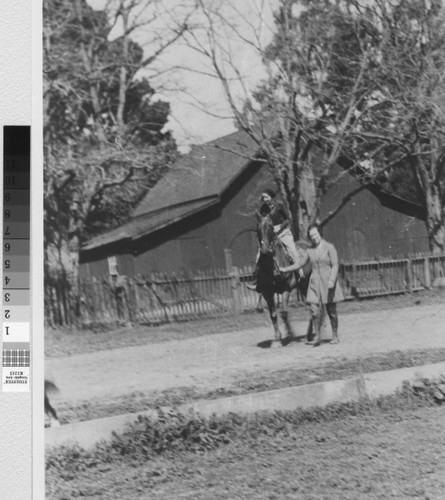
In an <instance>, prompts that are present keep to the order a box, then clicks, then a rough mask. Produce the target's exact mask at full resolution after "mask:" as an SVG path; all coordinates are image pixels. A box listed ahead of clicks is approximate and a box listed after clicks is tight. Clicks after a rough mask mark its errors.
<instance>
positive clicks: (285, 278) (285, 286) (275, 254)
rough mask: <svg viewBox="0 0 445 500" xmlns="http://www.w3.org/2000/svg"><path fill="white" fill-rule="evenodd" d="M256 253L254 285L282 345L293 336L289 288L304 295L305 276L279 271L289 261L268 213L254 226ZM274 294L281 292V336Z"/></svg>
mask: <svg viewBox="0 0 445 500" xmlns="http://www.w3.org/2000/svg"><path fill="white" fill-rule="evenodd" d="M257 234H258V241H259V244H260V253H259V258H258V262H257V287H256V290H257V292H258V293H261V294H262V295H263V297H264V299H265V301H266V303H267V307H268V309H269V315H270V319H271V320H272V325H273V328H274V332H275V340H276V341H279V342H281V344H282V345H285V344H286V341H291V340H294V339H296V337H295V335H294V333H293V330H292V327H291V324H290V322H289V318H288V310H287V306H288V303H289V298H290V294H291V292H292V290H294V289H295V288H297V289H298V290H299V291H300V293H301V294H302V296H303V297H305V296H306V293H307V289H308V284H309V278H308V276H306V274H305V276H304V277H301V276H300V275H296V273H295V272H289V273H282V272H280V270H279V268H280V267H285V266H288V265H289V258H288V257H287V255H286V252H285V250H284V248H283V245H282V243H281V242H280V240H279V238H278V237H277V235H276V234H275V231H274V228H273V223H272V220H271V218H270V217H269V215H262V216H260V218H259V223H258V227H257ZM275 294H278V295H281V301H280V302H281V304H280V314H281V318H282V320H283V323H284V325H285V328H286V338H285V339H282V334H281V331H280V328H279V326H278V312H277V307H276V302H275Z"/></svg>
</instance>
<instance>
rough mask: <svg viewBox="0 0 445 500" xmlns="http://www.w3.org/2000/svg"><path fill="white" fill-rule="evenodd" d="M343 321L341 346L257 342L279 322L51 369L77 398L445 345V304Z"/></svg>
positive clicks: (221, 381) (206, 383) (82, 358)
mask: <svg viewBox="0 0 445 500" xmlns="http://www.w3.org/2000/svg"><path fill="white" fill-rule="evenodd" d="M340 322H341V325H340V335H341V343H340V344H338V345H335V346H334V345H329V344H326V345H322V346H321V347H318V348H313V347H310V346H306V345H304V343H292V344H290V345H289V346H288V347H284V348H277V349H261V348H259V347H258V346H257V344H258V343H260V342H262V341H265V340H267V339H270V338H271V328H258V329H254V330H243V331H239V332H232V333H224V334H213V335H208V336H206V335H204V336H202V337H198V338H192V339H187V340H183V341H170V342H163V343H160V344H150V345H144V346H135V347H128V348H123V349H112V350H107V351H100V352H97V353H88V354H82V355H74V356H70V357H63V358H50V359H48V360H47V361H46V372H47V375H48V376H49V377H50V378H52V379H54V380H55V381H56V382H57V384H58V386H59V388H60V393H59V395H58V396H57V399H56V401H57V400H58V402H63V403H66V404H76V403H79V402H81V401H91V400H94V399H95V398H104V397H106V398H114V397H118V396H122V395H125V394H129V393H130V392H133V391H142V392H144V393H148V392H150V391H161V390H164V389H171V388H177V387H196V388H201V389H207V390H212V389H216V388H221V387H236V384H237V380H240V379H241V378H243V379H245V377H248V376H249V375H253V374H257V375H258V374H263V375H264V376H266V375H267V374H268V373H272V372H274V371H276V370H281V369H283V368H287V367H294V368H295V367H298V368H308V369H310V367H311V366H317V365H319V364H320V363H323V362H325V361H332V360H335V359H343V360H345V359H352V358H360V357H365V356H369V355H372V354H379V353H387V352H391V351H396V350H399V351H400V350H405V351H406V350H410V349H425V348H444V347H445V304H443V305H442V304H438V305H428V306H422V305H419V306H413V307H406V308H403V309H397V310H386V311H373V312H366V313H363V314H356V313H354V314H347V315H343V316H341V317H340ZM294 328H295V330H296V331H297V332H304V331H305V328H306V324H305V323H304V322H301V321H300V322H294Z"/></svg>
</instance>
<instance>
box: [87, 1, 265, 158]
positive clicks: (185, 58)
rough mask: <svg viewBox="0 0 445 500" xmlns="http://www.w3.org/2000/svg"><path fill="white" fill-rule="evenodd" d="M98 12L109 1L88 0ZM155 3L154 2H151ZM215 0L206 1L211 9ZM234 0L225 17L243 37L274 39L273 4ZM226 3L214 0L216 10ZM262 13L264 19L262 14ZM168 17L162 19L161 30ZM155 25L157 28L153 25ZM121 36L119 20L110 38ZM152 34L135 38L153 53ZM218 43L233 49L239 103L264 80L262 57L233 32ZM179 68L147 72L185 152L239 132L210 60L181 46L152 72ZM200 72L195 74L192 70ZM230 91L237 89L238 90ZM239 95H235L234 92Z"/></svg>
mask: <svg viewBox="0 0 445 500" xmlns="http://www.w3.org/2000/svg"><path fill="white" fill-rule="evenodd" d="M87 1H88V3H89V4H90V5H91V6H92V7H93V8H94V9H103V8H104V5H105V0H87ZM152 1H153V0H152ZM182 1H183V0H163V2H164V3H170V4H171V5H172V9H171V11H170V12H173V11H174V8H176V7H177V6H178V5H179V4H180V2H181V4H182ZM214 1H215V0H206V2H207V3H206V5H208V6H210V5H211V3H212V2H214ZM231 1H233V2H235V3H234V4H233V5H235V7H236V8H235V10H233V9H227V10H226V11H224V14H226V15H227V16H229V17H231V23H233V26H239V27H240V28H241V33H242V34H243V36H246V37H251V36H252V34H253V33H258V34H259V37H260V41H261V43H262V44H266V43H267V42H268V40H270V38H271V31H270V26H271V24H272V22H271V21H272V12H271V6H273V4H274V1H270V0H269V1H265V0H243V1H242V2H236V0H228V3H230V2H231ZM223 4H224V1H221V0H216V4H215V5H218V7H221V5H223ZM259 12H261V15H260V14H259ZM203 20H204V19H203V18H202V17H199V16H198V17H196V16H195V17H194V18H193V21H194V22H195V24H200V23H202V22H203ZM166 22H167V23H168V22H171V19H170V20H168V21H166V20H165V17H163V16H159V27H160V28H161V29H162V23H166ZM151 26H153V25H151ZM119 33H121V31H120V26H119V22H117V24H116V25H115V27H114V29H113V30H112V32H111V33H110V36H109V39H113V38H115V37H117V36H118V35H119ZM151 34H152V33H150V30H144V29H142V28H141V29H139V31H135V34H134V37H133V38H134V40H135V41H136V42H138V43H140V44H141V45H142V46H143V47H144V46H145V45H147V43H148V45H147V47H146V53H149V51H150V50H151V49H152V47H153V44H152V45H151V46H150V36H151ZM203 37H204V34H203V33H201V34H200V35H199V40H200V41H203V40H204V38H203ZM219 40H224V42H225V45H226V46H230V48H231V57H232V58H233V61H234V62H235V65H236V67H237V68H239V69H240V71H241V72H242V74H243V79H244V84H245V88H244V89H243V91H242V92H241V91H240V92H238V95H239V97H240V99H241V98H242V96H243V95H244V92H245V91H246V89H247V92H250V91H251V90H252V89H253V88H254V87H255V85H256V84H257V83H258V82H259V81H260V80H261V78H263V77H264V76H265V73H264V69H263V67H262V64H261V59H260V56H259V54H258V53H257V51H256V50H254V49H253V48H252V46H250V45H249V43H247V42H246V41H240V40H239V38H238V37H237V36H235V35H234V33H233V32H232V31H231V30H230V29H228V30H227V29H226V30H225V31H224V33H221V37H220V38H219ZM177 65H180V66H181V68H180V69H176V70H174V71H173V72H169V73H167V74H165V75H163V76H161V77H159V76H157V77H156V78H155V77H154V76H153V75H154V73H153V72H152V73H150V71H149V72H147V75H146V76H147V77H148V78H149V81H150V83H151V84H152V85H153V86H154V88H155V89H157V90H158V93H157V96H156V97H157V98H160V99H165V100H167V101H169V102H170V105H171V117H170V119H169V122H168V124H167V128H168V129H170V130H172V132H173V135H174V137H175V139H176V141H177V143H178V146H179V148H180V150H181V151H182V152H186V151H187V150H188V149H189V146H190V145H191V144H200V143H203V142H207V141H210V140H213V139H215V138H217V137H220V136H223V135H226V134H229V133H231V132H234V131H235V130H236V127H235V121H234V118H233V113H232V112H231V109H230V106H229V105H228V103H227V100H226V98H225V95H224V92H223V88H222V85H221V83H220V82H219V81H218V79H215V78H212V77H210V76H207V75H204V74H203V73H208V72H209V71H210V65H209V62H208V60H207V59H205V58H204V57H203V56H199V55H198V54H197V52H196V51H193V50H192V49H190V48H189V47H187V46H185V43H184V42H183V41H182V42H179V43H176V45H175V46H173V47H171V48H170V49H169V50H168V51H167V52H165V53H164V54H163V55H162V57H161V58H160V59H159V62H158V64H157V65H156V66H155V67H154V70H156V71H159V70H163V69H166V68H171V67H173V66H177ZM193 69H194V70H198V72H196V71H192V70H193ZM232 88H235V87H234V86H233V87H232ZM235 92H236V91H235Z"/></svg>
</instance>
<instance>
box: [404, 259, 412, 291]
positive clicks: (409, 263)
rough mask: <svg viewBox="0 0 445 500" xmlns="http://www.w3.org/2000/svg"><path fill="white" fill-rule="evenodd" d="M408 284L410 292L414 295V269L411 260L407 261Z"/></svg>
mask: <svg viewBox="0 0 445 500" xmlns="http://www.w3.org/2000/svg"><path fill="white" fill-rule="evenodd" d="M405 262H406V284H407V286H408V292H409V293H412V291H413V269H412V263H411V259H406V260H405Z"/></svg>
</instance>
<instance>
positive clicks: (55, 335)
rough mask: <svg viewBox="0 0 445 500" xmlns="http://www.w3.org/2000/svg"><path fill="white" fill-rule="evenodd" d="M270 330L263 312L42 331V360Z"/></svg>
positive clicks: (349, 305)
mask: <svg viewBox="0 0 445 500" xmlns="http://www.w3.org/2000/svg"><path fill="white" fill-rule="evenodd" d="M444 302H445V291H440V290H439V291H424V292H416V293H414V294H404V295H393V296H387V297H380V298H375V299H363V300H355V301H348V302H343V303H341V304H339V314H340V315H343V314H351V313H357V312H366V311H375V310H387V309H394V308H402V307H406V306H412V305H414V304H443V303H444ZM308 317H309V313H308V309H307V307H306V306H305V305H304V304H295V305H293V307H291V308H290V319H291V320H301V321H306V320H307V319H308ZM267 326H270V319H269V315H268V313H267V312H265V311H264V312H263V313H255V312H253V311H252V312H248V313H244V314H238V315H235V314H231V315H229V316H220V317H218V318H212V319H202V320H199V321H189V322H183V323H171V324H165V325H161V326H141V325H134V326H127V327H123V328H116V327H111V326H110V327H101V328H99V327H97V328H96V329H94V330H79V329H74V328H73V329H52V328H46V329H45V356H46V357H61V356H70V355H74V354H83V353H87V352H97V351H100V350H106V349H116V348H122V347H128V346H136V345H146V344H150V343H159V342H166V341H170V340H181V339H187V338H192V337H199V336H202V335H211V334H217V333H225V332H231V331H238V330H244V329H252V328H258V327H267Z"/></svg>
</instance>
